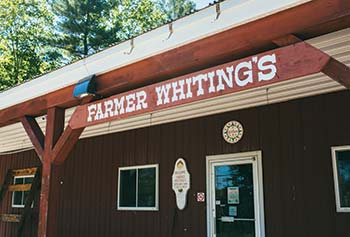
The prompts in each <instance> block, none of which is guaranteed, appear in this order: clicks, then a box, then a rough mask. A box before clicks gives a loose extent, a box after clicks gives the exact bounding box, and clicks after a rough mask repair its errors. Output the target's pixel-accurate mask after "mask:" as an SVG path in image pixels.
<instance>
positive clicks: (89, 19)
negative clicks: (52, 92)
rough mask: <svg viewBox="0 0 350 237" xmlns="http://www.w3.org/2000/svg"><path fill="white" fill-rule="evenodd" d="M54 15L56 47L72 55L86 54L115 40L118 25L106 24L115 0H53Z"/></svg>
mask: <svg viewBox="0 0 350 237" xmlns="http://www.w3.org/2000/svg"><path fill="white" fill-rule="evenodd" d="M50 5H51V7H52V10H53V12H54V14H55V15H56V17H57V27H58V31H57V37H56V40H55V41H54V42H53V43H54V45H55V46H56V47H59V48H62V49H65V50H67V51H68V52H69V53H70V56H71V57H72V58H79V57H81V56H86V55H88V54H91V53H93V52H96V51H97V50H100V49H101V48H104V47H106V46H107V45H109V44H110V43H112V42H115V41H117V40H118V39H117V38H115V37H116V32H115V30H116V29H118V28H119V26H118V25H111V24H110V23H109V21H110V18H111V10H112V9H113V8H114V7H115V6H116V1H107V0H80V1H77V0H52V1H50Z"/></svg>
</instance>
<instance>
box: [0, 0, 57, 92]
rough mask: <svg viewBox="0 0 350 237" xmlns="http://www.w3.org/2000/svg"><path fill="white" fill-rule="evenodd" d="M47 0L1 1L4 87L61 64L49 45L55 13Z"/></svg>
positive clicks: (1, 86) (0, 62) (0, 47)
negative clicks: (50, 8)
mask: <svg viewBox="0 0 350 237" xmlns="http://www.w3.org/2000/svg"><path fill="white" fill-rule="evenodd" d="M45 2H46V1H44V0H26V1H25V0H12V1H8V0H0V19H1V21H0V55H1V58H0V78H1V80H0V90H3V89H5V88H6V87H9V86H11V85H14V84H17V83H21V82H22V81H24V80H27V79H30V78H33V77H34V76H36V75H39V74H42V73H44V72H46V71H49V70H52V69H53V68H56V67H57V66H59V65H60V60H58V59H59V58H60V56H61V55H60V53H59V52H58V51H57V50H55V49H52V48H50V47H48V46H47V39H48V38H51V37H52V34H51V32H52V26H53V15H52V14H50V11H49V10H48V9H47V7H46V3H45Z"/></svg>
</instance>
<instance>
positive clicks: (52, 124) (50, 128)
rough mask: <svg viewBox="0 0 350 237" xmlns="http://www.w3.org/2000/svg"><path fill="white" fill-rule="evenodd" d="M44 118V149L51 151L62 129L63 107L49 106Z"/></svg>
mask: <svg viewBox="0 0 350 237" xmlns="http://www.w3.org/2000/svg"><path fill="white" fill-rule="evenodd" d="M46 119H47V123H46V134H45V151H47V150H50V151H52V150H53V147H54V146H55V144H56V142H57V141H58V139H59V138H60V136H61V134H62V132H63V129H64V109H62V108H58V107H53V108H49V109H48V110H47V117H46Z"/></svg>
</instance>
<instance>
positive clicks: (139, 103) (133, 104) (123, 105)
mask: <svg viewBox="0 0 350 237" xmlns="http://www.w3.org/2000/svg"><path fill="white" fill-rule="evenodd" d="M147 108H148V103H147V93H146V92H145V91H139V92H136V93H130V94H128V95H126V96H121V97H119V98H114V99H110V100H105V101H104V102H100V103H97V104H92V105H89V106H88V107H87V109H88V117H87V121H88V122H92V121H96V120H100V119H104V118H109V117H113V116H118V115H120V114H124V113H126V114H127V113H132V112H134V111H135V110H142V109H147Z"/></svg>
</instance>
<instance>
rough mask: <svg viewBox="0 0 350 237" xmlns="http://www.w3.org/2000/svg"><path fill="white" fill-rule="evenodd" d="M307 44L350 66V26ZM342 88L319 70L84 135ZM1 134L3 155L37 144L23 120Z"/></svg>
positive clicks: (42, 123) (42, 121) (112, 124)
mask: <svg viewBox="0 0 350 237" xmlns="http://www.w3.org/2000/svg"><path fill="white" fill-rule="evenodd" d="M306 43H308V44H311V45H312V46H314V47H316V48H317V49H320V50H321V51H322V52H324V53H326V54H327V55H329V56H331V57H333V58H335V59H336V60H338V61H339V62H342V63H343V64H345V65H347V66H350V28H348V29H344V30H341V31H337V32H334V33H331V34H327V35H323V36H320V37H316V38H313V39H310V40H307V41H306ZM341 90H344V87H343V86H342V85H340V84H339V83H338V82H336V81H334V80H333V79H331V78H329V77H327V76H326V75H325V74H323V73H316V74H312V75H309V76H303V77H300V78H295V79H291V80H287V81H283V82H279V83H274V84H270V85H265V86H261V87H256V88H252V89H249V90H245V91H238V92H235V93H230V94H227V95H223V96H219V97H215V98H209V99H206V100H201V101H196V102H192V103H188V104H184V105H181V106H175V107H172V108H167V109H164V110H161V111H155V112H152V113H144V114H140V115H136V116H131V117H128V118H123V119H116V120H113V121H110V122H105V123H101V124H98V125H94V126H89V127H87V128H86V129H85V130H84V132H83V134H82V135H81V138H87V137H94V136H99V135H104V134H109V133H116V132H121V131H126V130H131V129H136V128H141V127H148V126H153V125H159V124H164V123H169V122H174V121H180V120H185V119H191V118H197V117H201V116H207V115H213V114H218V113H223V112H227V111H235V110H239V109H245V108H251V107H256V106H263V105H268V104H273V103H279V102H283V101H288V100H292V99H298V98H304V97H308V96H315V95H320V94H325V93H331V92H336V91H341ZM111 98H112V97H111ZM75 110H76V107H72V108H70V109H67V110H66V113H65V121H66V124H68V121H69V120H70V118H71V117H72V114H73V113H74V111H75ZM36 120H37V122H38V124H39V125H40V127H41V128H42V130H43V131H45V124H46V121H45V117H37V118H36ZM0 134H1V136H0V154H4V153H6V152H12V151H18V150H21V149H31V148H32V146H33V145H32V143H31V142H30V140H29V138H28V136H27V135H26V133H25V131H24V129H23V126H22V125H21V123H15V124H12V125H9V126H5V127H2V128H0Z"/></svg>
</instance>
